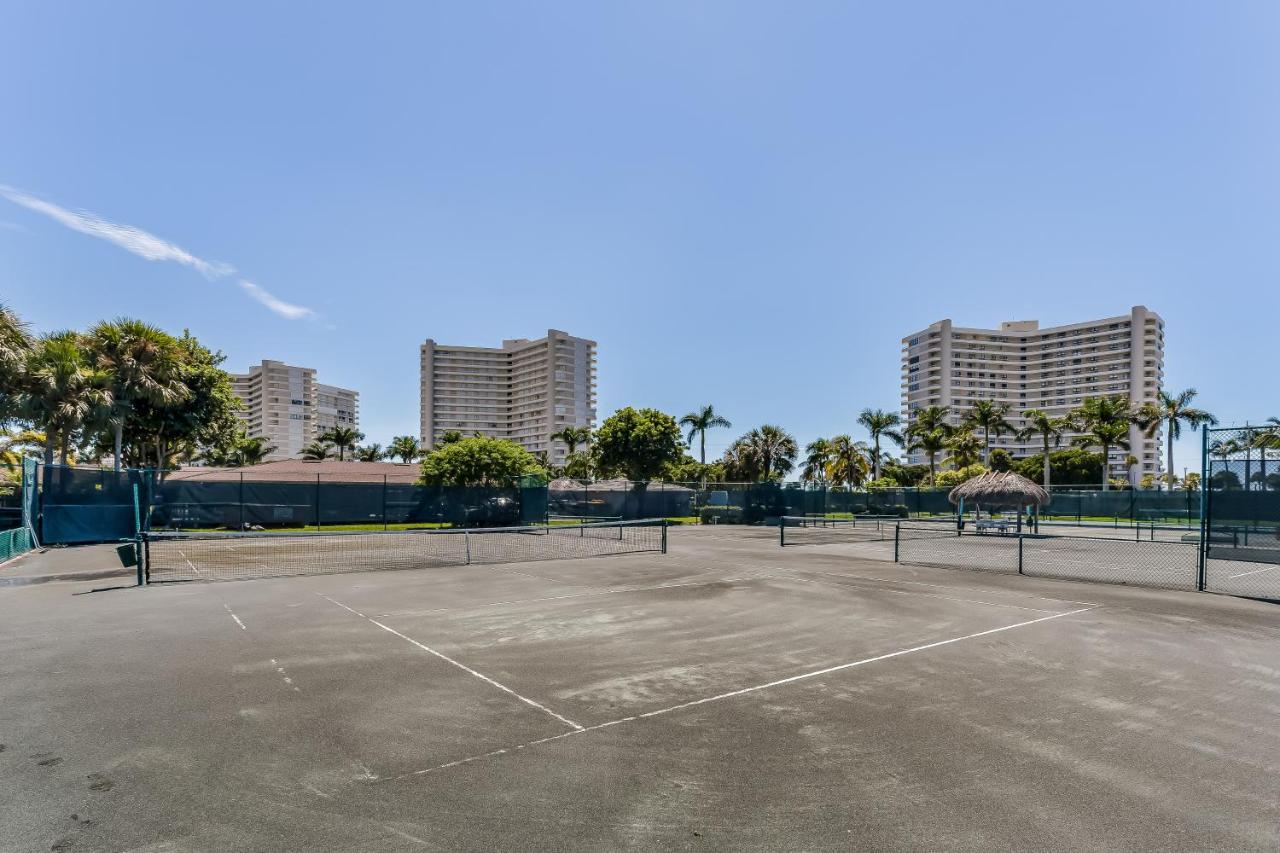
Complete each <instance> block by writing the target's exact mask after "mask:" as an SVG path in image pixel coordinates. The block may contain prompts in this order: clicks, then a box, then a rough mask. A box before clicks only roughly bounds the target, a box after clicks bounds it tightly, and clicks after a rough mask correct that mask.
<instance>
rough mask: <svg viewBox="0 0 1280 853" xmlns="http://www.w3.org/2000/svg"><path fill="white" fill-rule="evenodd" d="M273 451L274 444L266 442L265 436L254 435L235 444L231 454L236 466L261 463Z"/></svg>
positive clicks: (274, 450) (274, 449)
mask: <svg viewBox="0 0 1280 853" xmlns="http://www.w3.org/2000/svg"><path fill="white" fill-rule="evenodd" d="M275 452H276V448H275V446H274V445H270V444H267V440H266V439H265V438H263V437H261V436H254V437H252V438H246V439H244V440H243V441H241V442H240V443H239V444H237V445H236V449H235V452H234V454H233V455H234V458H235V464H236V465H237V466H241V465H261V464H262V463H263V462H265V461H266V459H267V457H268V456H270V455H271V454H272V453H275Z"/></svg>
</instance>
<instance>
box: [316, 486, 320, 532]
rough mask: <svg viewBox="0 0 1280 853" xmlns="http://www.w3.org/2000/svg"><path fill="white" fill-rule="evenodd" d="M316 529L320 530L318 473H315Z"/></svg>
mask: <svg viewBox="0 0 1280 853" xmlns="http://www.w3.org/2000/svg"><path fill="white" fill-rule="evenodd" d="M316 530H317V531H318V530H320V475H319V474H316Z"/></svg>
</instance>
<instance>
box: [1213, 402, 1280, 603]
mask: <svg viewBox="0 0 1280 853" xmlns="http://www.w3.org/2000/svg"><path fill="white" fill-rule="evenodd" d="M1203 441H1204V445H1203V448H1202V455H1203V464H1202V470H1203V472H1204V473H1203V474H1202V475H1201V483H1200V489H1201V491H1200V499H1201V501H1202V503H1203V512H1202V521H1201V538H1202V545H1201V564H1200V565H1201V581H1202V585H1203V588H1204V589H1206V590H1209V591H1211V592H1225V593H1229V594H1231V595H1242V596H1247V597H1250V598H1269V599H1277V600H1280V424H1266V425H1261V426H1249V425H1245V426H1242V427H1230V428H1226V429H1206V430H1205V431H1204V439H1203Z"/></svg>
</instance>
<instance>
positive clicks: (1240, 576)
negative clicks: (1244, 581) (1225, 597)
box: [1227, 566, 1280, 580]
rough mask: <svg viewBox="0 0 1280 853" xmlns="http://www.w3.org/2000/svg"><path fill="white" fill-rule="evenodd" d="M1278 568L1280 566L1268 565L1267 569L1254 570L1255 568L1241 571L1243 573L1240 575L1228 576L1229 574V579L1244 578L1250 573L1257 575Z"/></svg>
mask: <svg viewBox="0 0 1280 853" xmlns="http://www.w3.org/2000/svg"><path fill="white" fill-rule="evenodd" d="M1276 569H1280V566H1268V567H1267V568H1265V569H1254V570H1253V571H1251V572H1241V573H1240V574H1238V575H1228V576H1227V580H1234V579H1236V578H1243V577H1247V576H1249V575H1257V574H1261V573H1262V572H1274V571H1275V570H1276Z"/></svg>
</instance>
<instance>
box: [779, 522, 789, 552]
mask: <svg viewBox="0 0 1280 853" xmlns="http://www.w3.org/2000/svg"><path fill="white" fill-rule="evenodd" d="M778 545H779V546H780V547H783V548H785V547H787V519H786V518H780V519H778Z"/></svg>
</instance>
